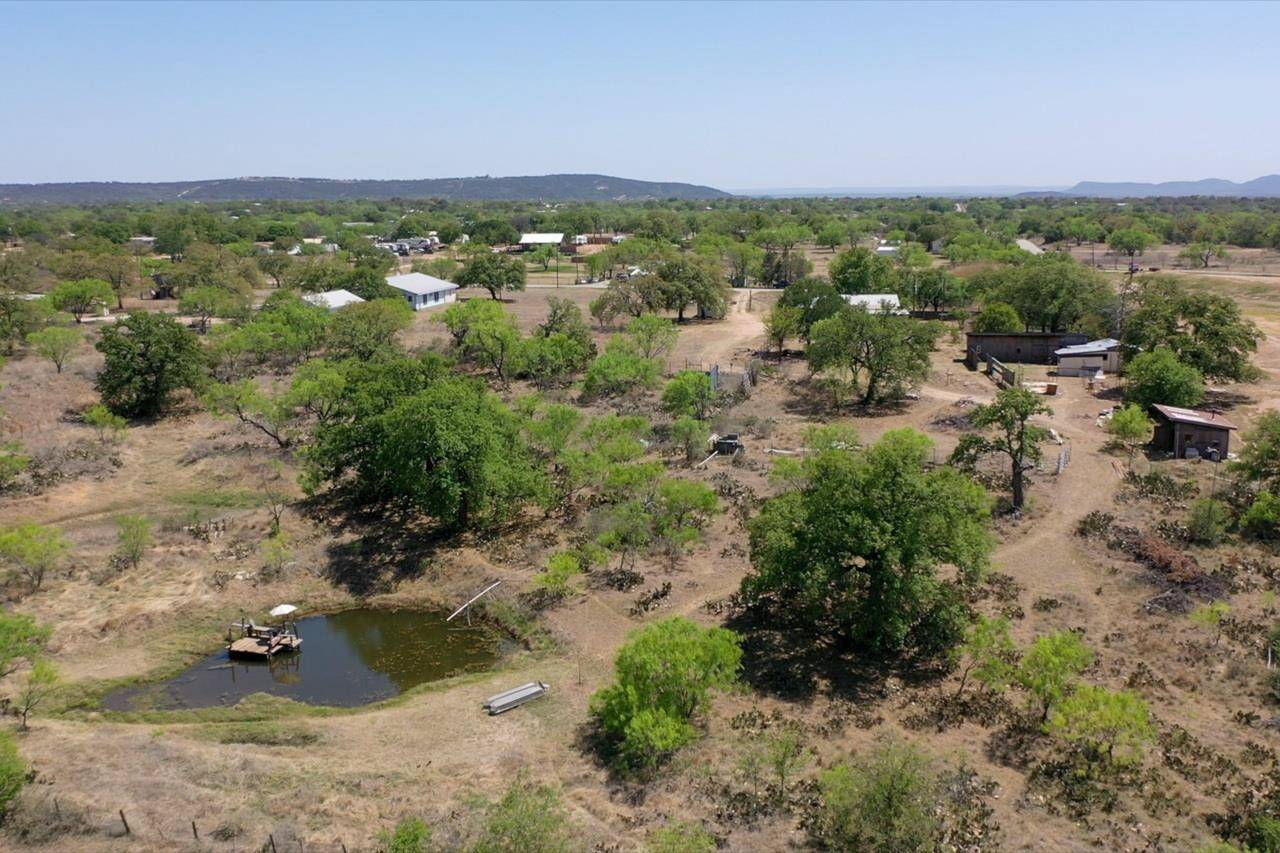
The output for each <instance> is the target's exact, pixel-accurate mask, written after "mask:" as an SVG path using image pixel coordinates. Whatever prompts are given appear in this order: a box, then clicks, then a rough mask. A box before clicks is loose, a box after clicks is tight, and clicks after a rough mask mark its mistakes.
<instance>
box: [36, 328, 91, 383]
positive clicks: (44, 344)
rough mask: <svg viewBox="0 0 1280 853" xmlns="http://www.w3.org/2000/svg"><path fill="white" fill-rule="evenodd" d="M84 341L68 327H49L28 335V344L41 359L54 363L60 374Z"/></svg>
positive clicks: (76, 332)
mask: <svg viewBox="0 0 1280 853" xmlns="http://www.w3.org/2000/svg"><path fill="white" fill-rule="evenodd" d="M83 340H84V337H83V336H82V335H81V334H80V333H79V332H78V331H76V330H75V329H69V328H67V327H66V326H49V327H47V328H44V329H41V330H40V331H38V332H32V333H31V334H29V335H27V343H29V344H30V345H31V346H32V348H34V349H35V351H36V352H37V353H39V354H40V356H41V357H43V358H47V359H49V360H50V361H52V362H53V366H54V367H55V368H57V371H58V372H59V373H61V372H62V365H64V364H66V361H67V359H68V358H70V357H71V354H72V353H73V352H75V351H76V350H77V349H78V348H79V347H80V344H81V342H82V341H83Z"/></svg>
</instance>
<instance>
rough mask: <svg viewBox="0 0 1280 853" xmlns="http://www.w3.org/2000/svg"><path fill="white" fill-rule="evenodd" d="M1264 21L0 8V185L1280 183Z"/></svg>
mask: <svg viewBox="0 0 1280 853" xmlns="http://www.w3.org/2000/svg"><path fill="white" fill-rule="evenodd" d="M1277 35H1280V3H1226V2H1211V3H1197V2H1182V3H1162V4H1150V3H1132V4H1125V3H1097V4H1093V3H1062V4H1060V3H1049V2H1028V3H997V4H993V3H976V4H975V3H959V2H957V3H919V4H913V3H892V4H873V3H867V4H855V3H848V4H834V3H822V4H802V3H786V4H771V3H764V2H759V3H711V2H701V3H674V2H668V3H658V2H650V3H639V4H623V3H607V4H591V3H585V2H584V3H566V4H557V3H517V4H504V3H466V4H456V5H455V4H449V3H439V4H426V3H423V4H411V3H407V2H404V3H387V4H381V3H372V2H369V3H358V4H356V3H353V4H344V3H337V2H330V3H286V2H274V3H235V2H216V3H167V4H166V3H159V2H145V3H136V4H135V3H110V2H91V3H83V4H82V3H51V2H40V3H12V2H10V3H0V79H3V80H4V81H5V85H4V97H3V101H0V182H3V183H31V182H49V181H78V180H122V181H163V180H192V179H202V178H222V177H235V176H241V175H283V176H292V177H325V178H431V177H459V176H471V175H486V174H487V175H536V174H545V173H551V172H592V173H603V174H609V175H616V176H622V177H628V178H640V179H647V180H669V181H689V182H692V183H699V184H709V185H712V186H717V187H720V188H726V189H758V188H804V187H914V186H921V187H922V186H933V187H943V186H991V185H1004V186H1008V185H1018V186H1066V185H1070V184H1073V183H1075V182H1076V181H1078V180H1140V181H1147V180H1150V181H1159V180H1181V179H1196V178H1204V177H1221V178H1229V179H1232V180H1248V179H1250V178H1254V177H1257V176H1259V175H1264V174H1270V173H1275V172H1280V107H1278V106H1277V93H1278V92H1280V50H1277V49H1276V46H1275V45H1276V37H1277Z"/></svg>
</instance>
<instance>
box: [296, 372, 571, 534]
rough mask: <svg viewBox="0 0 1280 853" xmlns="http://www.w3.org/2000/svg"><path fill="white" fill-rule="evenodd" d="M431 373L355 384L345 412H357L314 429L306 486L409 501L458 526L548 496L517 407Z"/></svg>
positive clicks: (489, 519) (473, 384) (472, 383)
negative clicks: (327, 485)
mask: <svg viewBox="0 0 1280 853" xmlns="http://www.w3.org/2000/svg"><path fill="white" fill-rule="evenodd" d="M405 366H407V365H405ZM393 369H403V367H401V365H399V364H397V365H396V366H395V368H393ZM430 372H431V369H430V368H427V369H426V371H423V372H420V373H419V377H420V378H419V377H413V376H405V377H393V376H386V375H383V372H382V371H378V372H377V373H376V374H375V375H374V376H373V377H371V378H374V379H375V382H376V383H377V385H378V386H381V389H382V390H381V391H379V389H378V388H377V387H370V388H363V389H352V390H353V391H354V393H355V395H356V396H357V399H356V400H352V401H350V403H349V404H348V406H344V410H345V411H344V414H346V412H352V413H353V414H354V413H356V412H358V413H359V414H356V416H355V417H354V418H353V419H352V420H351V421H347V419H346V418H345V417H343V418H341V419H335V420H332V421H330V422H329V423H328V424H326V425H323V426H321V427H318V428H317V430H316V436H315V443H314V445H313V446H311V447H308V448H307V452H306V457H305V458H306V461H307V463H308V466H309V468H310V471H309V474H308V477H307V480H306V482H307V483H309V484H311V485H315V484H318V483H321V482H325V481H328V482H331V483H334V484H335V485H338V484H342V485H347V486H349V487H350V488H352V489H353V490H354V491H355V492H356V494H357V495H358V496H360V497H362V498H364V499H366V500H377V501H403V502H405V503H407V504H408V505H410V506H413V507H415V508H416V509H418V510H420V511H422V512H424V513H426V514H429V515H431V516H434V517H435V518H436V519H438V520H439V521H440V522H441V523H443V524H445V525H446V526H449V527H455V528H464V527H469V526H471V525H473V524H491V523H494V522H497V521H500V520H501V519H503V518H506V517H508V516H510V515H511V514H513V513H515V512H517V511H518V510H519V509H520V507H521V506H523V505H524V504H525V503H527V502H529V501H532V500H536V499H537V498H539V497H541V496H542V495H543V494H544V493H545V491H546V482H545V480H546V478H545V474H544V472H543V471H542V470H541V469H540V468H539V467H538V466H537V465H536V464H535V460H534V458H533V455H532V454H531V452H530V450H529V447H528V445H527V443H526V442H525V440H524V438H523V436H522V435H521V430H520V426H521V424H520V420H519V418H518V417H517V416H516V415H515V413H514V412H512V411H511V410H510V409H508V408H507V407H506V406H505V405H504V404H503V403H502V401H501V400H499V399H498V398H497V397H495V396H494V395H493V394H491V393H490V392H489V391H488V389H487V388H485V386H484V384H483V383H480V382H478V381H477V380H473V379H467V378H463V377H453V376H448V377H443V376H442V377H440V378H435V379H427V376H428V375H429V373H430ZM349 379H350V380H351V381H355V377H349ZM420 383H421V384H422V385H424V386H425V387H421V390H416V391H412V392H411V393H403V395H400V394H397V395H396V398H395V399H390V400H389V399H388V398H387V394H388V392H392V393H394V386H396V385H400V391H401V392H405V391H409V390H410V389H412V388H413V386H414V385H418V384H420ZM375 394H381V398H379V397H377V396H372V395H375Z"/></svg>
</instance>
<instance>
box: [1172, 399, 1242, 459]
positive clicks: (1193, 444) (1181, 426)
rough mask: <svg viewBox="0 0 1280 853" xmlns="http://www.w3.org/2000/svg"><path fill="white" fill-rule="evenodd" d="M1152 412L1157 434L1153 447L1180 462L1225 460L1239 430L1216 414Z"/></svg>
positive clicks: (1179, 409) (1190, 410) (1188, 411)
mask: <svg viewBox="0 0 1280 853" xmlns="http://www.w3.org/2000/svg"><path fill="white" fill-rule="evenodd" d="M1151 409H1152V411H1153V412H1154V413H1155V416H1156V432H1155V436H1154V437H1153V438H1152V440H1151V443H1152V444H1153V445H1154V446H1155V447H1156V448H1157V449H1159V450H1165V451H1168V452H1169V453H1172V454H1173V455H1174V456H1176V457H1178V458H1179V459H1185V458H1187V457H1188V456H1190V457H1193V458H1194V457H1206V458H1208V459H1213V460H1214V461H1217V460H1218V459H1224V458H1226V456H1227V452H1228V451H1229V449H1230V447H1231V433H1232V432H1234V431H1235V430H1237V429H1239V427H1237V426H1236V425H1235V424H1233V423H1231V421H1229V420H1227V419H1226V418H1224V417H1222V416H1221V415H1219V414H1218V413H1217V412H1200V411H1197V410H1195V409H1183V408H1180V407H1178V406H1160V405H1156V406H1152V407H1151ZM1188 450H1190V451H1193V452H1191V453H1188Z"/></svg>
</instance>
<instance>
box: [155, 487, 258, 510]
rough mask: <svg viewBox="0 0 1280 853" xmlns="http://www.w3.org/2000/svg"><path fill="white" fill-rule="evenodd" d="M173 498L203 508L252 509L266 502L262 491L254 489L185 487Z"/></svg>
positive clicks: (178, 501)
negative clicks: (184, 489)
mask: <svg viewBox="0 0 1280 853" xmlns="http://www.w3.org/2000/svg"><path fill="white" fill-rule="evenodd" d="M173 500H174V501H176V502H177V503H181V504H186V505H187V506H191V507H199V508H204V509H254V508H256V507H260V506H263V505H264V504H265V503H266V498H265V497H264V496H263V494H262V492H261V491H257V490H254V489H187V490H186V491H182V492H178V493H177V494H175V495H173Z"/></svg>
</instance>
